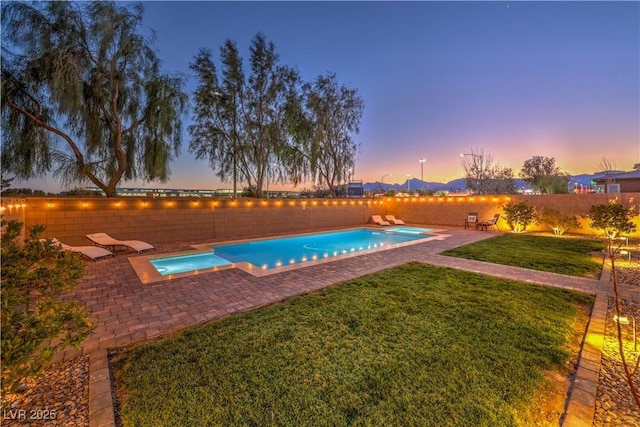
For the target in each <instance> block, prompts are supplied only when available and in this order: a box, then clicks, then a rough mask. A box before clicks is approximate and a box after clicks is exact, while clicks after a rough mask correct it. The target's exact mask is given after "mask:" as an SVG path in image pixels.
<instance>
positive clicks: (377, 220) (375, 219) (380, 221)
mask: <svg viewBox="0 0 640 427" xmlns="http://www.w3.org/2000/svg"><path fill="white" fill-rule="evenodd" d="M371 222H373V223H374V224H378V225H391V223H390V222H388V221H385V220H384V219H382V217H381V216H380V215H371Z"/></svg>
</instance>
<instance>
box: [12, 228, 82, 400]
mask: <svg viewBox="0 0 640 427" xmlns="http://www.w3.org/2000/svg"><path fill="white" fill-rule="evenodd" d="M3 225H6V232H5V234H4V236H3V238H2V241H1V245H2V288H1V291H0V292H1V295H2V298H1V304H2V312H1V317H2V391H3V393H13V392H15V391H16V390H17V388H18V386H19V385H20V381H21V379H23V378H25V377H28V376H34V375H37V374H39V373H40V372H41V371H42V369H43V368H44V367H45V365H46V363H47V362H49V361H50V360H51V357H52V356H53V354H54V353H55V352H56V351H59V350H62V349H63V348H65V347H68V346H79V345H80V344H81V343H82V341H83V340H84V339H85V338H86V337H87V336H88V335H89V334H90V333H91V332H92V331H93V329H94V326H93V324H92V322H91V320H90V318H89V312H88V310H87V309H86V307H84V306H83V305H81V304H80V303H79V302H78V301H75V300H73V299H70V298H68V296H67V295H65V294H68V293H69V292H71V291H72V290H73V289H74V288H75V286H76V285H77V283H78V281H79V280H80V278H81V277H82V273H83V271H84V262H83V261H82V260H81V259H80V254H76V253H71V252H63V251H61V249H60V248H59V247H57V246H55V245H53V244H52V243H51V241H42V240H40V239H39V238H38V236H39V234H40V233H42V231H44V227H43V226H41V225H37V226H34V227H32V228H31V229H30V230H29V237H28V239H27V240H26V242H24V244H21V243H20V242H19V236H20V233H21V230H22V224H21V223H19V222H17V221H9V222H8V223H7V222H6V221H3Z"/></svg>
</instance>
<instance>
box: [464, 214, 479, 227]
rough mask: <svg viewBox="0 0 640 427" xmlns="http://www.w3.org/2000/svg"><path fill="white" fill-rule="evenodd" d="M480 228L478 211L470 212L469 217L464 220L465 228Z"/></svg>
mask: <svg viewBox="0 0 640 427" xmlns="http://www.w3.org/2000/svg"><path fill="white" fill-rule="evenodd" d="M471 227H473V228H475V229H477V228H478V212H469V213H468V214H467V218H466V219H465V220H464V228H465V230H466V229H467V228H471Z"/></svg>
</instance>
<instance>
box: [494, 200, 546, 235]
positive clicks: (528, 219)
mask: <svg viewBox="0 0 640 427" xmlns="http://www.w3.org/2000/svg"><path fill="white" fill-rule="evenodd" d="M502 209H503V210H504V216H505V220H506V221H507V223H508V224H509V227H511V229H512V230H513V231H514V232H515V233H522V232H523V231H525V230H526V229H527V227H528V226H529V225H531V224H532V223H536V224H537V223H538V213H537V212H536V209H535V208H534V207H533V206H531V205H530V204H529V203H528V202H526V201H523V202H518V203H513V202H512V203H508V204H507V205H505V206H503V207H502Z"/></svg>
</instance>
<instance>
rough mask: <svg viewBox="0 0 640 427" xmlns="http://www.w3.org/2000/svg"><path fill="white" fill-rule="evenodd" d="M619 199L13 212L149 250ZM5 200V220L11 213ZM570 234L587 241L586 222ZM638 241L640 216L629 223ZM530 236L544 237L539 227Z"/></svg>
mask: <svg viewBox="0 0 640 427" xmlns="http://www.w3.org/2000/svg"><path fill="white" fill-rule="evenodd" d="M615 198H617V202H618V203H621V204H623V206H625V207H631V206H636V212H638V210H637V209H638V207H637V203H638V201H640V193H622V194H617V195H611V194H565V195H548V196H547V195H545V196H539V195H538V196H522V195H513V196H470V197H415V198H386V197H385V198H380V199H338V200H326V199H302V200H293V199H292V200H286V199H285V200H274V199H271V200H258V199H237V200H231V199H219V200H214V199H204V198H203V199H189V198H155V199H154V198H129V197H127V198H119V199H106V198H82V197H57V198H51V197H30V198H25V199H22V200H24V201H25V203H24V205H25V207H20V208H19V209H18V210H16V208H15V207H13V208H12V209H11V215H13V216H14V217H15V216H16V215H17V219H19V220H22V221H23V222H24V223H25V225H26V226H27V227H28V226H31V225H34V224H43V225H45V226H46V227H47V230H46V232H45V234H46V237H56V238H58V239H60V240H61V241H63V242H65V243H67V244H70V245H87V244H90V242H89V241H88V240H87V239H86V238H85V237H84V236H85V235H86V234H89V233H97V232H105V233H109V234H111V235H113V236H114V237H116V238H119V239H138V240H144V241H148V242H149V243H152V244H157V243H163V242H175V241H207V240H209V241H219V240H233V239H246V238H253V237H261V236H271V235H281V234H290V233H304V232H311V231H318V230H327V229H332V228H341V227H358V226H363V225H366V224H369V223H370V222H371V216H372V215H389V214H391V215H395V216H396V217H398V218H402V219H403V220H404V221H405V222H408V223H415V224H429V225H435V226H438V225H440V226H446V227H463V226H464V220H465V218H466V216H467V214H468V213H469V212H477V213H478V216H479V218H480V219H481V220H482V219H489V218H491V217H492V216H493V215H494V214H496V213H500V214H501V215H502V217H501V219H500V221H499V223H498V226H499V228H500V230H502V231H507V230H509V227H508V225H507V223H506V221H505V220H504V213H503V209H502V206H504V205H505V204H507V203H509V202H519V201H523V200H526V201H528V202H529V203H531V204H532V205H533V206H535V207H536V208H537V209H543V208H545V207H547V208H553V209H558V210H560V211H561V212H566V213H570V214H572V215H586V214H587V213H588V212H589V208H590V207H591V206H592V205H595V204H601V203H608V202H609V201H611V200H612V199H615ZM7 206H8V201H7V200H3V207H4V208H5V209H4V211H3V212H4V213H5V216H6V214H7V213H8V211H9V209H8V208H7ZM580 221H581V222H582V224H583V228H582V229H577V230H571V231H572V232H577V233H584V234H592V233H593V232H594V231H593V230H591V229H590V228H589V226H588V222H589V221H588V220H586V219H580ZM634 221H635V222H636V225H637V229H638V231H636V233H635V234H634V236H635V237H640V215H638V216H636V217H635V218H634ZM530 229H531V230H543V229H545V227H544V226H543V225H539V226H532V227H531V228H530Z"/></svg>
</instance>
